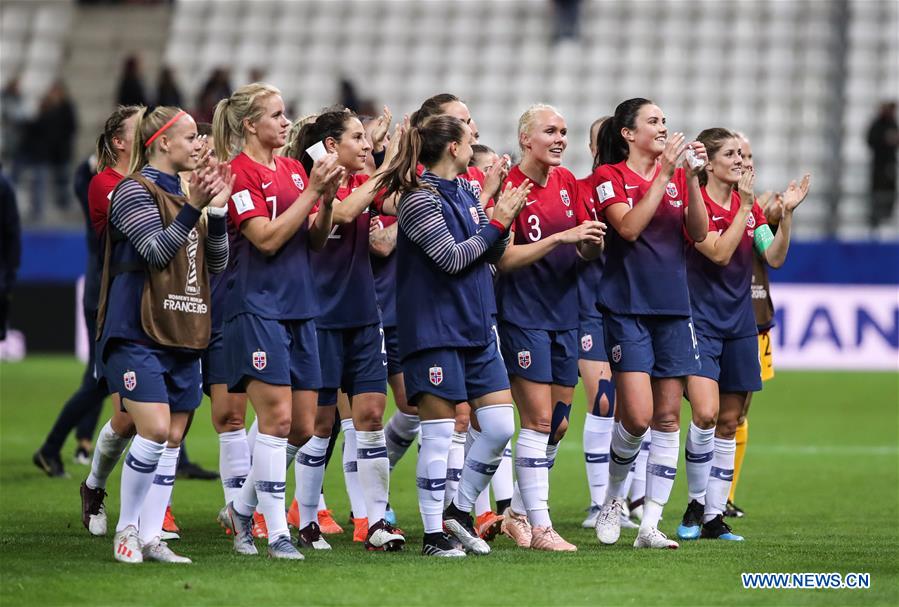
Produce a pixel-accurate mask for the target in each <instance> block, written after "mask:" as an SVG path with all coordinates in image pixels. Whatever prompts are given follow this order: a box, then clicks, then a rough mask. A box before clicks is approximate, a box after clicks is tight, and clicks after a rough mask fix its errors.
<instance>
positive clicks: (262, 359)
mask: <svg viewBox="0 0 899 607" xmlns="http://www.w3.org/2000/svg"><path fill="white" fill-rule="evenodd" d="M266 365H268V357H267V356H266V355H265V352H263V351H262V350H256V351H255V352H253V368H254V369H256V370H257V371H262V370H263V369H265V367H266Z"/></svg>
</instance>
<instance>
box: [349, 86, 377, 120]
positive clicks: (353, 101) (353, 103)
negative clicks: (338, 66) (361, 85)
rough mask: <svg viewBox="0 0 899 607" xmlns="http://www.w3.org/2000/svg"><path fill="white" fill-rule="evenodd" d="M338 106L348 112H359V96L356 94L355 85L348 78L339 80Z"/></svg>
mask: <svg viewBox="0 0 899 607" xmlns="http://www.w3.org/2000/svg"><path fill="white" fill-rule="evenodd" d="M340 105H342V106H343V107H345V108H346V109H348V110H352V111H354V112H357V113H358V112H359V95H358V94H356V85H355V84H353V82H352V80H350V79H349V78H341V79H340ZM375 114H377V112H375Z"/></svg>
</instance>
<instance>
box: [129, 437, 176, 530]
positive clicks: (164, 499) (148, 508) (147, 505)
mask: <svg viewBox="0 0 899 607" xmlns="http://www.w3.org/2000/svg"><path fill="white" fill-rule="evenodd" d="M179 453H181V447H166V448H165V450H164V451H163V452H162V455H161V456H160V457H159V463H158V464H157V465H156V474H155V475H154V476H153V484H152V485H150V489H149V491H147V497H145V498H144V505H143V506H141V509H140V526H139V529H140V541H141V544H149V543H150V542H152V541H153V540H154V539H156V538H157V537H160V536H161V535H162V521H163V519H164V518H165V509H166V508H167V507H168V505H169V499H170V498H171V497H172V489H174V487H175V470H176V469H177V468H178V454H179Z"/></svg>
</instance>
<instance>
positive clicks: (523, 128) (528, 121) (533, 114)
mask: <svg viewBox="0 0 899 607" xmlns="http://www.w3.org/2000/svg"><path fill="white" fill-rule="evenodd" d="M543 110H550V111H552V112H555V113H556V114H559V116H561V115H562V114H561V113H560V112H559V110H557V109H556V108H554V107H553V106H551V105H547V104H546V103H535V104H534V105H532V106H531V107H529V108H528V109H526V110H525V111H524V113H523V114H522V115H521V117H520V118H519V119H518V147H519V149H520V150H521V151H522V152H524V146H523V145H522V143H521V136H522V135H525V134H527V133H530V132H531V129H533V128H534V121H535V120H536V119H537V114H538V113H540V112H542V111H543Z"/></svg>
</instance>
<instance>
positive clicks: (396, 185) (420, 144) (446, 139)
mask: <svg viewBox="0 0 899 607" xmlns="http://www.w3.org/2000/svg"><path fill="white" fill-rule="evenodd" d="M467 130H468V127H467V126H466V124H465V123H464V122H462V121H461V120H459V119H458V118H454V117H452V116H446V115H440V116H434V117H432V118H430V119H428V120H427V121H425V123H424V124H422V125H421V126H413V127H410V128H409V130H408V131H406V133H405V134H404V135H403V138H402V140H401V141H400V147H399V150H398V151H397V154H396V156H394V157H393V160H391V161H390V164H389V165H388V167H387V170H385V171H384V173H382V174H381V176H380V177H379V178H378V184H377V189H378V190H380V189H382V188H384V189H386V194H385V197H387V196H392V195H393V194H395V193H397V192H399V193H405V192H410V191H412V190H418V189H421V188H428V189H430V186H429V185H428V184H423V183H421V182H420V181H419V179H418V171H417V169H418V164H419V163H421V164H423V165H424V166H425V167H429V166H433V165H435V164H436V163H437V162H438V161H440V159H441V158H443V154H444V152H445V151H446V146H447V145H449V144H450V143H453V142H456V143H461V142H462V141H463V139H464V137H465V135H466V131H467Z"/></svg>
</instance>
